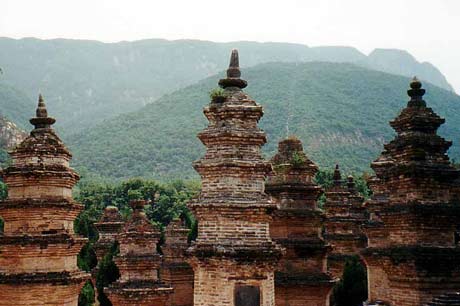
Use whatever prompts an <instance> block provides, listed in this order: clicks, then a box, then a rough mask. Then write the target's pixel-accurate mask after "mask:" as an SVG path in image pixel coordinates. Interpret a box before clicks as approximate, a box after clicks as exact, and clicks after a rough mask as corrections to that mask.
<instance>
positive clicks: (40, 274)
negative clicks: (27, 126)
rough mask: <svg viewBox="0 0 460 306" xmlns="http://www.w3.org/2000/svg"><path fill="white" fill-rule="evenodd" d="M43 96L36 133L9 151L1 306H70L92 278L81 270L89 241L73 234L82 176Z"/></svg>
mask: <svg viewBox="0 0 460 306" xmlns="http://www.w3.org/2000/svg"><path fill="white" fill-rule="evenodd" d="M54 122H55V119H54V118H51V117H48V113H47V110H46V106H45V102H44V101H43V98H42V96H41V95H40V97H39V101H38V108H37V112H36V117H35V118H32V119H30V123H32V125H34V129H33V130H32V132H31V133H30V135H29V136H28V137H27V138H26V139H25V140H24V141H23V142H21V143H20V144H19V145H18V146H17V147H16V148H15V149H13V150H12V151H11V152H10V156H11V160H12V162H11V166H9V167H8V168H6V169H4V170H3V171H2V178H3V181H4V182H5V184H6V185H7V186H8V198H7V199H6V200H4V201H2V202H0V215H1V216H2V218H3V219H4V221H5V226H4V233H3V235H2V234H0V305H15V306H16V305H27V306H30V305H66V306H67V305H68V306H70V305H72V306H77V304H78V295H79V293H80V290H81V288H82V286H83V284H84V283H85V281H86V280H88V279H89V277H90V276H89V274H87V273H83V272H81V271H80V270H79V269H78V267H77V254H78V253H79V252H80V249H81V248H82V246H83V245H84V244H85V243H86V242H87V240H86V239H84V238H79V237H77V236H76V235H75V234H74V228H73V222H74V220H75V218H76V217H77V215H78V214H79V213H80V211H81V210H83V206H82V205H81V204H78V203H76V202H74V201H73V199H72V187H73V186H74V185H75V183H76V182H77V181H78V179H79V176H78V174H77V173H76V172H75V171H74V170H73V169H72V168H70V167H69V161H70V159H71V157H72V155H71V154H70V152H69V151H68V150H67V148H66V147H65V146H64V144H63V143H62V141H61V140H60V139H59V137H58V136H57V135H56V133H55V131H54V130H53V129H52V127H51V126H52V125H53V123H54Z"/></svg>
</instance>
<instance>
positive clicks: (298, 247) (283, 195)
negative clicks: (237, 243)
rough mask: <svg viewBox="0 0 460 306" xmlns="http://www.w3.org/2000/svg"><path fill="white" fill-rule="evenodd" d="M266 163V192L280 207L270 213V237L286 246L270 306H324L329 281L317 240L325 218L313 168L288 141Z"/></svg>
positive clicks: (326, 247)
mask: <svg viewBox="0 0 460 306" xmlns="http://www.w3.org/2000/svg"><path fill="white" fill-rule="evenodd" d="M271 163H272V165H273V169H274V172H273V173H272V174H271V175H270V176H269V178H268V182H267V184H266V191H267V193H268V194H269V195H271V196H272V198H273V200H274V201H275V202H276V203H278V205H279V207H280V209H279V210H277V211H275V213H274V215H273V221H272V223H271V224H270V233H271V236H272V238H273V239H274V240H275V241H276V242H278V243H279V244H281V245H282V246H284V247H285V248H286V255H285V256H284V257H283V258H282V259H281V260H280V262H279V265H278V267H277V270H276V273H275V297H276V306H320V305H321V306H325V305H329V295H330V292H331V289H332V286H333V285H334V283H335V280H334V279H333V278H332V277H331V276H330V275H329V274H328V273H327V272H326V255H327V253H328V252H329V251H330V246H329V245H328V244H327V243H326V242H325V241H324V239H323V237H322V226H323V221H324V217H325V216H324V213H323V212H322V211H321V210H320V209H319V208H318V206H317V200H318V197H319V196H320V195H321V193H322V190H321V188H320V187H319V186H318V185H317V184H316V183H314V182H313V178H314V177H315V175H316V173H317V172H318V167H317V166H316V165H315V164H314V163H313V162H312V161H311V160H309V159H308V157H307V156H306V155H305V153H304V152H303V147H302V143H301V142H300V140H298V139H297V138H293V137H291V138H288V139H285V140H283V141H281V142H280V143H279V144H278V153H277V154H276V155H275V156H274V157H273V158H272V159H271Z"/></svg>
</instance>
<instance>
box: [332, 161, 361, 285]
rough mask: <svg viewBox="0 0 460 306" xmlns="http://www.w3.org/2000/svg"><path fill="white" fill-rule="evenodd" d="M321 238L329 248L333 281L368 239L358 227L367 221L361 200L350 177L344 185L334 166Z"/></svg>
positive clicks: (339, 275)
mask: <svg viewBox="0 0 460 306" xmlns="http://www.w3.org/2000/svg"><path fill="white" fill-rule="evenodd" d="M325 195H326V201H325V203H324V210H325V211H326V222H325V233H324V237H325V238H326V240H327V241H328V242H329V243H331V244H332V247H333V249H332V252H331V253H329V254H328V258H327V265H328V271H329V272H331V273H332V274H333V275H334V276H335V277H342V274H343V271H344V267H345V263H346V262H347V260H349V259H350V258H351V257H355V256H358V255H359V254H360V251H361V250H363V249H364V248H365V247H366V246H367V238H366V236H365V234H364V232H363V231H362V230H361V225H362V224H363V223H364V222H365V221H367V219H368V214H367V210H366V208H365V207H364V206H363V203H364V198H363V197H362V196H360V195H359V193H358V192H357V191H356V188H355V184H354V179H353V177H352V176H349V177H348V178H347V181H346V182H345V181H344V180H343V179H342V175H341V173H340V170H339V166H338V165H336V167H335V170H334V178H333V185H332V187H330V188H328V189H327V191H326V193H325Z"/></svg>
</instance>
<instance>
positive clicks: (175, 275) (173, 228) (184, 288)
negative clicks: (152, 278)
mask: <svg viewBox="0 0 460 306" xmlns="http://www.w3.org/2000/svg"><path fill="white" fill-rule="evenodd" d="M188 233H189V229H188V228H187V227H186V226H185V225H184V222H183V220H181V219H180V218H176V219H173V220H172V221H171V222H170V223H169V224H168V226H167V227H166V231H165V243H164V244H163V245H162V247H161V250H162V251H163V263H162V265H161V279H162V280H163V281H164V282H166V283H168V284H170V285H171V287H173V289H174V292H173V293H172V294H171V298H170V306H192V305H193V269H192V267H191V266H190V265H189V264H188V262H187V258H186V253H185V252H186V250H187V248H188V246H189V244H188V241H187V240H188Z"/></svg>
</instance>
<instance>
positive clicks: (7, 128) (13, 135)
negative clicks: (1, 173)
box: [0, 116, 27, 164]
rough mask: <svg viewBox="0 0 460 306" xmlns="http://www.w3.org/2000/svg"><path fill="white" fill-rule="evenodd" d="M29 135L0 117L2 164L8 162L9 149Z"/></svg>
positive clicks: (0, 154)
mask: <svg viewBox="0 0 460 306" xmlns="http://www.w3.org/2000/svg"><path fill="white" fill-rule="evenodd" d="M26 137H27V133H26V132H24V131H23V130H21V129H20V128H18V127H17V126H16V124H14V123H13V122H11V121H10V120H8V119H6V118H5V117H2V116H0V164H2V163H4V162H5V161H7V160H8V153H7V152H8V149H11V148H13V147H15V146H16V145H18V144H19V143H21V142H22V141H23V140H24V139H25V138H26Z"/></svg>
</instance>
